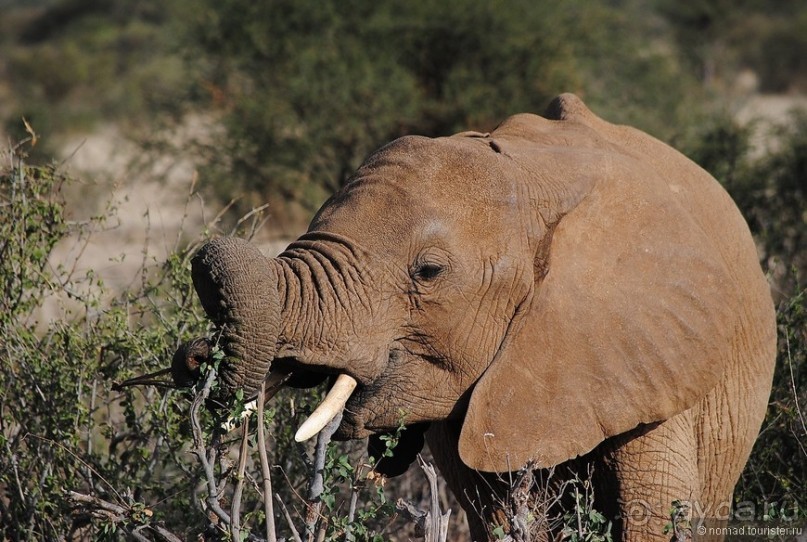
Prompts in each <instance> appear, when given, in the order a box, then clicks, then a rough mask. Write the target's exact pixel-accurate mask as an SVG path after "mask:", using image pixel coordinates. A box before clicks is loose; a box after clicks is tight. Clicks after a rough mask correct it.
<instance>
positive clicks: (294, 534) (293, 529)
mask: <svg viewBox="0 0 807 542" xmlns="http://www.w3.org/2000/svg"><path fill="white" fill-rule="evenodd" d="M275 498H276V499H277V502H278V504H280V510H281V511H282V512H283V517H285V518H286V523H288V524H289V529H290V530H291V537H292V538H293V539H294V542H303V539H302V538H300V533H299V532H298V531H297V528H296V527H295V526H294V521H293V520H292V519H291V514H289V510H288V508H286V503H284V502H283V499H281V498H280V495H277V494H275Z"/></svg>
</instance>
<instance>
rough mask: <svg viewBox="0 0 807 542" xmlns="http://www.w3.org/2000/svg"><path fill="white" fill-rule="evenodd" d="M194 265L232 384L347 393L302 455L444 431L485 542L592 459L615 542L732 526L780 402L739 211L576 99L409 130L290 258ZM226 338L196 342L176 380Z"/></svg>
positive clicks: (252, 253)
mask: <svg viewBox="0 0 807 542" xmlns="http://www.w3.org/2000/svg"><path fill="white" fill-rule="evenodd" d="M191 274H192V279H193V283H194V286H195V288H196V291H197V293H198V296H199V298H200V300H201V303H202V306H203V308H204V310H205V311H206V312H207V314H208V316H209V317H210V319H211V320H212V322H213V323H214V324H215V326H216V328H217V330H218V333H219V345H220V347H221V349H222V350H223V352H224V359H223V361H222V362H221V366H220V378H221V382H222V388H223V390H224V391H225V393H234V392H235V391H236V390H238V389H242V390H244V393H245V394H246V395H254V394H255V393H256V391H257V390H259V389H260V386H261V384H262V382H263V381H264V379H265V378H267V377H268V375H272V374H274V375H277V374H282V375H286V377H287V378H288V380H287V382H286V383H287V384H288V385H291V386H298V387H306V386H312V385H315V384H317V383H318V382H322V381H323V380H324V379H326V378H329V379H330V382H331V383H332V388H331V391H330V392H329V394H328V396H327V397H326V398H325V399H324V401H323V404H322V405H321V406H320V407H319V408H318V409H316V411H315V412H314V413H313V414H312V416H311V418H309V420H308V421H306V422H305V423H304V424H303V425H302V426H301V428H300V430H299V431H298V433H297V438H298V440H304V439H306V438H309V437H311V436H313V435H314V434H316V433H317V431H319V430H321V429H322V427H323V426H324V425H325V424H326V423H328V421H329V420H330V419H331V418H333V417H335V416H336V415H338V413H340V412H341V413H342V414H343V416H342V420H341V422H340V424H339V427H338V429H337V430H336V433H335V438H337V439H362V438H366V437H369V438H370V440H369V447H370V449H371V452H372V451H373V448H374V446H376V447H377V445H378V436H379V435H382V434H384V433H386V432H389V431H391V430H394V429H395V428H396V427H399V424H401V423H404V424H405V425H406V427H407V429H406V430H405V431H404V432H403V435H402V450H403V451H401V452H400V454H399V453H398V452H396V454H395V456H394V457H393V458H392V459H387V460H386V464H385V465H381V470H382V472H387V473H391V474H396V473H399V472H402V471H403V470H405V469H406V467H407V466H408V463H409V462H411V460H412V457H413V454H414V453H416V452H417V450H419V447H420V446H422V445H423V442H424V440H425V442H427V443H428V445H429V447H430V449H431V451H432V454H433V456H434V460H435V462H436V464H437V466H438V467H439V469H440V471H441V472H442V474H443V477H444V478H445V480H446V483H447V484H448V486H449V487H450V488H451V490H452V491H453V492H454V493H455V494H456V496H457V497H458V499H459V500H460V502H461V504H462V506H463V508H464V509H465V510H466V511H467V512H468V518H469V523H470V529H471V536H472V538H473V539H474V540H489V539H495V536H494V534H493V529H494V527H495V526H497V525H501V524H502V522H503V521H506V519H503V518H505V514H504V510H503V507H504V504H503V501H502V496H503V495H504V494H505V493H506V491H507V490H508V487H507V484H506V483H505V482H504V480H507V473H511V472H514V471H518V470H519V469H523V468H525V466H526V467H527V468H529V469H534V470H535V471H536V472H538V471H542V470H543V469H550V468H555V469H556V472H558V473H561V472H564V473H576V472H580V469H581V468H583V467H586V468H589V467H590V468H592V469H593V473H594V474H593V475H592V476H593V477H592V484H594V486H593V487H594V488H595V496H596V501H595V504H596V506H597V508H598V509H600V511H602V512H604V513H605V514H606V515H607V516H608V517H610V518H612V519H614V525H613V529H614V531H613V534H614V539H615V540H623V541H635V540H655V539H662V538H667V539H668V538H669V536H670V535H669V534H668V535H664V534H663V527H664V525H665V523H667V522H669V518H670V515H669V514H670V507H671V505H672V504H673V503H674V502H676V501H685V502H688V503H691V514H692V515H698V516H703V517H707V516H709V517H712V516H716V515H719V514H721V513H722V514H725V513H726V510H727V509H728V507H729V506H730V503H731V498H732V492H733V489H734V485H735V484H736V482H737V480H738V478H739V476H740V474H741V471H742V469H743V467H744V464H745V462H746V461H747V458H748V456H749V454H750V451H751V447H752V445H753V443H754V441H755V439H756V436H757V434H758V432H759V429H760V426H761V423H762V420H763V417H764V415H765V410H766V406H767V401H768V397H769V394H770V389H771V382H772V376H773V368H774V363H775V352H776V325H775V311H774V308H773V302H772V299H771V294H770V287H769V285H768V284H767V281H766V278H765V276H764V274H763V272H762V270H761V268H760V265H759V261H758V258H757V252H756V248H755V244H754V241H753V239H752V237H751V234H750V232H749V229H748V226H747V224H746V222H745V221H744V219H743V217H742V216H741V214H740V212H739V211H738V209H737V207H736V206H735V204H734V203H733V202H732V200H731V198H730V197H729V195H728V194H727V193H726V192H725V191H724V189H723V188H722V187H721V186H720V184H719V183H718V182H717V181H716V180H715V179H714V178H713V177H711V176H710V175H709V174H708V173H707V172H706V171H704V170H703V169H701V168H700V167H698V166H697V165H696V164H695V163H693V162H691V161H690V160H689V159H687V158H686V157H685V156H683V155H682V154H680V153H679V152H677V151H676V150H674V149H673V148H671V147H669V146H668V145H666V144H664V143H662V142H661V141H659V140H657V139H654V138H653V137H651V136H649V135H647V134H645V133H643V132H641V131H639V130H637V129H634V128H631V127H627V126H622V125H615V124H611V123H609V122H607V121H605V120H602V119H600V118H599V117H598V116H596V115H595V114H594V113H592V112H591V111H590V110H589V109H588V108H587V107H586V105H585V104H584V103H583V102H582V101H581V100H580V99H579V98H578V97H576V96H575V95H573V94H563V95H560V96H558V97H557V98H555V99H554V100H553V101H552V102H551V103H550V105H549V106H548V108H547V110H546V112H545V113H544V115H543V116H539V115H535V114H529V113H525V114H518V115H515V116H512V117H510V118H508V119H507V120H505V121H504V122H503V123H502V124H500V125H499V126H498V127H497V128H496V129H495V130H494V131H492V132H490V133H480V132H463V133H459V134H456V135H452V136H449V137H440V138H428V137H422V136H405V137H402V138H400V139H396V140H395V141H392V142H391V143H388V144H387V145H385V146H384V147H382V148H381V149H379V150H378V151H376V152H375V153H373V154H371V155H370V156H369V157H368V158H367V159H366V160H365V162H364V163H363V164H362V165H361V166H360V167H359V168H358V170H357V171H356V172H355V173H354V174H353V175H352V177H351V178H350V179H349V181H348V182H347V183H346V184H345V186H344V187H343V188H341V189H340V190H339V191H338V192H337V193H335V194H334V195H333V196H332V197H331V198H330V199H329V200H328V201H327V202H326V203H325V204H324V205H323V206H322V207H321V208H320V210H319V211H318V212H317V213H316V215H315V216H314V218H313V220H312V221H311V224H310V226H309V228H308V230H307V232H306V233H305V234H303V235H302V236H301V237H300V238H299V239H297V240H296V241H294V242H292V243H291V244H290V245H289V246H288V248H287V249H286V250H285V251H284V252H283V253H281V254H280V255H279V256H277V257H274V258H268V257H266V256H264V255H263V254H262V253H261V252H260V251H259V250H258V249H257V248H256V247H254V246H253V245H252V244H250V243H248V242H246V241H243V240H240V239H236V238H219V239H216V240H213V241H210V242H209V243H208V244H206V245H205V246H203V247H202V248H201V249H200V250H199V251H198V253H197V254H196V255H195V256H194V258H193V262H192V270H191ZM200 345H201V346H200ZM205 345H207V346H205ZM209 346H210V342H209V340H207V339H204V340H203V341H202V342H199V341H198V340H197V341H195V342H193V343H192V344H191V345H190V346H188V345H185V346H183V347H182V348H180V350H178V351H177V354H176V355H175V357H174V361H173V373H174V376H175V379H177V381H178V382H180V381H181V382H182V383H185V384H187V383H188V382H190V381H192V379H193V378H194V374H193V372H194V370H196V371H197V373H198V370H197V369H196V368H197V367H198V365H199V364H200V362H201V361H202V360H203V358H204V357H205V356H208V355H209V350H210V348H209ZM200 352H201V353H200ZM637 504H641V506H642V507H643V508H642V509H643V510H644V512H645V514H646V515H645V516H644V517H643V519H641V521H639V520H637V519H636V509H637V508H636V507H637ZM721 511H722V512H721Z"/></svg>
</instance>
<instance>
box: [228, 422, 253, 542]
mask: <svg viewBox="0 0 807 542" xmlns="http://www.w3.org/2000/svg"><path fill="white" fill-rule="evenodd" d="M248 454H249V416H247V417H245V418H244V419H243V421H242V422H241V448H240V450H239V452H238V470H237V471H236V474H235V490H234V491H233V502H232V505H231V506H230V518H231V520H232V523H231V524H230V532H231V533H232V535H233V540H241V538H240V537H241V496H242V495H243V494H244V471H245V470H246V468H247V455H248Z"/></svg>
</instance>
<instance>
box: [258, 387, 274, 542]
mask: <svg viewBox="0 0 807 542" xmlns="http://www.w3.org/2000/svg"><path fill="white" fill-rule="evenodd" d="M265 392H266V382H265V381H264V382H263V383H262V384H261V391H260V392H259V393H258V456H259V457H260V460H261V476H262V477H263V510H264V514H265V515H266V540H267V542H277V535H276V534H275V533H276V529H275V510H274V507H273V499H272V475H271V472H270V470H269V459H268V458H267V455H266V437H265V435H264V425H263V409H264V402H265V401H266V393H265Z"/></svg>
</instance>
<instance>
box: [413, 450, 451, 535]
mask: <svg viewBox="0 0 807 542" xmlns="http://www.w3.org/2000/svg"><path fill="white" fill-rule="evenodd" d="M418 464H419V465H420V468H421V469H422V470H423V472H424V474H426V478H427V479H428V480H429V492H430V493H431V505H430V510H429V513H428V514H427V515H426V542H446V539H447V538H448V518H449V516H451V510H448V511H446V513H445V514H442V513H441V512H440V491H439V488H438V487H437V473H436V472H435V471H434V467H433V466H432V465H431V464H429V463H426V462H425V461H423V458H422V457H421V456H420V455H418Z"/></svg>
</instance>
